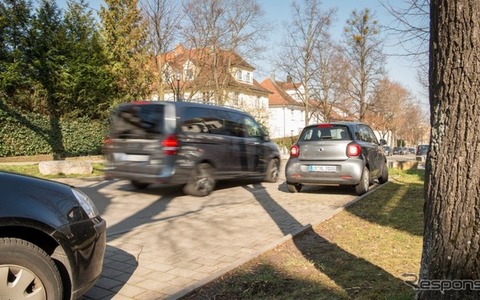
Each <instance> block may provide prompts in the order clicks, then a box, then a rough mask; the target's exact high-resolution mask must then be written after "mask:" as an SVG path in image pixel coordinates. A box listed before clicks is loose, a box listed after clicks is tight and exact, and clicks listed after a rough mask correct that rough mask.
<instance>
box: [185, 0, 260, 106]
mask: <svg viewBox="0 0 480 300" xmlns="http://www.w3.org/2000/svg"><path fill="white" fill-rule="evenodd" d="M183 8H184V12H185V16H186V20H187V21H186V22H185V23H184V24H183V30H182V33H183V37H184V40H185V41H186V43H187V47H189V48H192V49H196V55H197V57H202V60H197V61H196V62H197V64H196V73H197V74H201V75H202V76H203V77H204V78H205V79H206V80H207V82H206V83H207V84H208V85H209V86H210V87H213V90H214V92H213V94H214V95H213V97H215V102H216V103H219V104H223V103H225V101H226V100H227V96H228V95H227V93H226V89H225V87H226V86H227V84H228V83H229V79H230V77H229V76H227V75H228V74H227V73H228V72H230V70H231V66H233V64H234V63H235V62H238V57H239V55H240V56H241V57H245V58H247V59H248V58H249V57H253V56H254V55H255V54H256V53H258V51H260V50H261V47H259V45H258V41H259V40H263V35H264V34H265V32H266V30H267V29H268V26H267V23H264V22H263V20H264V19H263V15H264V12H263V10H262V8H261V6H260V5H259V4H258V2H257V1H256V0H244V1H240V0H187V1H186V2H185V3H184V4H183ZM199 51H203V54H200V55H199V54H198V53H199ZM225 51H226V52H225ZM227 52H230V54H226V53H227ZM250 68H251V69H252V71H253V69H254V68H253V67H250ZM192 88H193V87H192ZM201 88H202V87H201V86H199V87H197V89H201ZM209 90H210V91H212V88H209ZM191 94H193V91H192V93H191Z"/></svg>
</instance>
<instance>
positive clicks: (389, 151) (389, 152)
mask: <svg viewBox="0 0 480 300" xmlns="http://www.w3.org/2000/svg"><path fill="white" fill-rule="evenodd" d="M383 151H384V152H385V155H387V156H392V155H393V150H392V148H391V147H390V146H383Z"/></svg>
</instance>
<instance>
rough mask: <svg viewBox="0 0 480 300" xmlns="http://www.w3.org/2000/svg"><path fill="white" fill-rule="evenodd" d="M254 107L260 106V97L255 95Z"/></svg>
mask: <svg viewBox="0 0 480 300" xmlns="http://www.w3.org/2000/svg"><path fill="white" fill-rule="evenodd" d="M255 107H256V108H260V107H261V103H260V97H257V99H255Z"/></svg>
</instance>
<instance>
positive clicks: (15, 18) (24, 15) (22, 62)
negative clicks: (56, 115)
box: [0, 0, 32, 106]
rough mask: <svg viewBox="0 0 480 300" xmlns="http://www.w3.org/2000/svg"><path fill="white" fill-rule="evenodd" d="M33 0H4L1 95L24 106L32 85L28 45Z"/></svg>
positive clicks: (0, 11)
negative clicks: (27, 51) (28, 63)
mask: <svg viewBox="0 0 480 300" xmlns="http://www.w3.org/2000/svg"><path fill="white" fill-rule="evenodd" d="M31 10H32V6H31V3H30V1H25V0H0V94H1V95H4V98H5V99H6V100H7V102H8V103H10V104H12V105H13V104H16V105H17V106H22V105H25V104H26V103H28V101H25V94H28V89H29V87H30V86H31V80H30V78H29V74H28V70H29V68H28V66H27V63H26V61H27V58H26V48H27V37H28V31H29V28H30V24H31Z"/></svg>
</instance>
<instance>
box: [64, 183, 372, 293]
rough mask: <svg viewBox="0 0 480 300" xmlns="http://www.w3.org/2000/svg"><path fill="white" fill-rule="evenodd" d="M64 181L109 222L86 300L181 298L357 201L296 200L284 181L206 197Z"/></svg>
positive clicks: (310, 190) (326, 196) (316, 192)
mask: <svg viewBox="0 0 480 300" xmlns="http://www.w3.org/2000/svg"><path fill="white" fill-rule="evenodd" d="M62 181H63V182H68V183H70V184H73V185H75V186H77V187H79V188H80V189H81V190H83V191H84V192H85V193H86V194H88V195H89V196H90V197H91V198H92V199H93V201H94V202H95V204H96V205H97V207H98V209H99V210H100V212H101V214H102V216H103V217H104V218H105V219H106V220H107V223H108V229H107V235H108V238H107V252H106V255H105V261H104V268H103V273H102V276H101V278H100V280H99V281H98V282H97V284H96V285H95V286H94V287H93V288H92V289H91V290H90V291H89V292H88V293H87V294H86V295H84V296H83V297H82V298H81V299H143V300H147V299H148V300H150V299H178V298H180V297H182V296H183V295H185V294H186V293H188V292H190V291H192V290H193V289H195V288H197V287H199V286H201V285H202V284H204V283H206V282H208V281H210V280H212V279H214V278H216V277H218V276H220V275H222V274H224V273H225V272H227V271H229V270H231V269H233V268H235V267H237V266H239V265H241V264H243V263H245V262H246V261H248V260H250V259H252V258H253V257H256V256H258V255H260V254H262V253H263V252H265V251H267V250H269V249H272V248H274V247H275V246H276V245H278V244H280V243H282V242H283V241H285V240H286V239H289V238H291V237H292V236H293V235H295V234H298V233H299V232H301V231H302V230H304V229H305V228H308V227H309V226H311V225H315V224H318V223H320V222H322V221H323V220H325V219H327V218H329V217H331V216H332V215H334V214H335V213H337V212H339V211H341V210H342V209H343V207H344V206H345V205H347V204H349V203H351V202H353V201H355V200H356V199H357V197H356V195H355V193H354V189H353V188H339V187H323V188H322V187H306V188H304V189H303V190H302V193H297V194H292V193H289V192H288V190H287V187H286V185H285V182H284V178H281V179H280V180H279V182H278V183H264V182H261V181H258V180H236V181H228V182H222V183H220V184H218V186H217V189H216V190H215V191H214V192H213V193H212V194H211V195H210V196H208V197H204V198H197V197H192V196H186V195H184V194H183V193H182V192H181V189H180V188H179V187H175V186H171V187H160V186H153V187H151V188H148V189H146V190H143V191H140V192H139V191H135V190H133V188H132V187H131V186H130V185H129V183H128V182H127V181H116V180H114V181H102V180H91V179H90V180H86V179H64V180H62ZM371 188H372V189H373V188H374V187H371Z"/></svg>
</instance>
